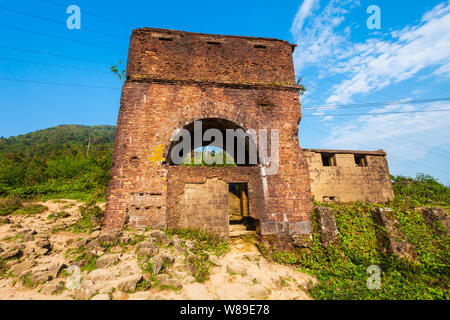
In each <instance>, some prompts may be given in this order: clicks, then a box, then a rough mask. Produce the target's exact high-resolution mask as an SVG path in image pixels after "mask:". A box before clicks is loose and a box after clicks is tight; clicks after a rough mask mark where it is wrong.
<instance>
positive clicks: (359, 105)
mask: <svg viewBox="0 0 450 320" xmlns="http://www.w3.org/2000/svg"><path fill="white" fill-rule="evenodd" d="M441 101H450V98H432V99H410V100H398V101H382V102H367V103H353V104H335V105H333V104H328V105H321V106H311V107H306V108H302V109H303V110H316V109H321V110H328V109H331V110H334V109H336V108H366V107H376V106H387V105H394V104H420V103H432V102H441Z"/></svg>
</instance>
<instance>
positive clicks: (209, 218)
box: [167, 118, 262, 236]
mask: <svg viewBox="0 0 450 320" xmlns="http://www.w3.org/2000/svg"><path fill="white" fill-rule="evenodd" d="M196 135H197V136H196ZM199 136H201V139H200V138H199ZM231 139H232V140H231ZM230 140H231V141H230ZM255 141H256V140H255V137H253V136H252V135H251V133H249V132H245V131H244V129H243V128H241V127H240V126H238V125H237V124H235V123H234V122H232V121H229V120H226V119H220V118H204V119H199V120H196V121H194V122H191V123H189V124H187V125H185V126H184V127H183V128H181V129H177V130H176V131H175V132H174V134H173V135H172V143H171V146H170V149H169V153H168V158H167V164H168V170H169V171H168V188H167V192H168V225H169V226H172V227H178V228H204V229H208V230H210V231H212V232H215V233H217V234H220V235H223V236H228V235H230V234H231V235H234V234H243V233H248V232H252V231H254V230H255V229H256V225H257V223H258V217H259V214H260V211H261V210H260V208H261V207H262V206H261V204H262V201H260V200H261V199H260V196H261V194H262V192H261V182H260V179H259V164H258V153H257V148H256V143H255ZM183 143H184V144H186V145H185V147H180V145H181V144H183ZM253 211H255V212H253Z"/></svg>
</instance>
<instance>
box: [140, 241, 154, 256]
mask: <svg viewBox="0 0 450 320" xmlns="http://www.w3.org/2000/svg"><path fill="white" fill-rule="evenodd" d="M138 252H139V253H140V254H141V255H149V256H154V255H155V254H157V253H158V247H157V246H156V245H155V244H154V243H153V242H150V241H143V242H141V243H139V247H138Z"/></svg>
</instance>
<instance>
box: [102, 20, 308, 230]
mask: <svg viewBox="0 0 450 320" xmlns="http://www.w3.org/2000/svg"><path fill="white" fill-rule="evenodd" d="M292 51H293V46H292V45H291V44H289V43H288V42H286V41H282V40H276V39H267V38H251V37H239V36H219V35H208V34H197V33H187V32H181V31H173V30H163V29H152V28H144V29H137V30H134V31H133V33H132V36H131V40H130V49H129V57H128V65H127V81H126V83H125V84H124V86H123V89H122V98H121V107H120V111H119V117H118V121H117V131H116V138H115V144H114V153H113V166H112V170H111V180H110V184H109V186H108V198H107V204H106V213H105V219H104V228H109V229H113V228H121V227H122V226H123V225H124V223H125V222H128V223H129V224H130V225H131V226H133V227H137V228H140V227H146V226H152V227H160V228H161V227H167V226H170V227H183V226H187V225H192V221H196V222H197V223H196V225H197V226H201V227H202V228H205V229H211V230H213V231H216V232H219V233H222V232H225V228H222V229H220V228H219V227H218V224H219V223H218V221H222V220H223V219H222V218H223V217H222V218H220V217H219V216H220V214H218V215H217V216H212V215H211V214H208V210H207V207H208V206H207V205H200V206H198V207H197V208H199V211H198V213H197V215H196V216H192V214H193V212H194V211H195V210H192V208H194V207H193V206H191V205H190V204H189V202H190V201H191V200H192V199H197V198H196V197H197V196H194V195H190V196H189V197H191V198H189V197H188V198H186V192H187V193H188V194H191V193H192V192H193V191H192V190H197V191H199V192H200V193H202V194H206V193H208V192H207V191H208V190H214V188H216V187H212V186H211V185H210V183H211V182H210V179H218V181H224V182H248V187H249V199H248V200H249V208H250V212H249V214H250V216H252V217H254V218H255V219H258V220H259V228H258V231H259V233H260V234H262V235H268V234H285V235H294V234H302V233H309V232H310V226H309V221H310V214H311V211H312V201H311V200H312V197H311V190H310V181H309V172H308V167H307V163H306V161H305V158H304V156H303V153H302V152H301V150H300V152H299V140H298V124H299V122H300V119H301V112H300V101H299V94H298V92H299V87H298V86H297V85H296V84H295V74H294V67H293V61H292ZM200 119H224V120H227V121H229V122H231V123H233V124H235V125H236V127H239V128H243V129H244V130H247V129H254V130H257V131H258V130H259V129H268V130H272V129H278V130H279V155H280V156H279V171H278V173H277V174H275V175H268V176H265V175H263V174H261V172H262V170H261V165H259V164H258V165H256V166H246V167H241V166H238V167H227V168H206V167H203V168H195V167H194V168H191V167H182V166H174V165H171V164H170V162H169V161H167V159H168V153H169V150H170V148H171V146H172V141H171V137H172V135H173V134H174V132H176V130H177V129H181V128H183V127H185V126H186V125H189V124H190V123H192V122H193V121H195V120H200ZM269 135H270V134H269ZM214 181H215V180H214ZM198 183H204V184H205V186H203V187H200V186H197V187H195V186H193V184H198ZM211 188H212V189H211ZM217 188H218V187H217ZM209 197H210V195H207V196H205V199H207V200H208V201H211V205H216V206H217V204H218V203H219V202H220V201H219V199H210V198H209ZM189 199H191V200H189ZM197 200H198V199H197ZM197 200H195V201H197ZM197 202H198V201H197ZM222 215H223V214H222ZM194 219H195V220H194ZM220 219H222V220H220ZM223 221H225V220H223ZM226 227H228V226H226Z"/></svg>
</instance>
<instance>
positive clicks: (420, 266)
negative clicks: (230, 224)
mask: <svg viewBox="0 0 450 320" xmlns="http://www.w3.org/2000/svg"><path fill="white" fill-rule="evenodd" d="M330 206H331V207H332V209H333V213H334V217H335V220H336V225H337V228H338V231H339V237H340V244H339V245H334V246H329V247H328V248H327V249H325V248H323V247H322V246H321V245H320V236H319V233H318V229H317V226H315V223H313V224H314V234H313V240H314V244H313V246H312V247H311V248H309V249H302V250H297V251H295V252H292V253H283V252H279V251H275V252H273V258H274V260H275V261H278V262H282V263H286V264H291V265H295V266H297V267H298V268H299V269H300V270H301V271H303V272H307V273H310V274H313V275H315V276H316V277H317V279H318V280H319V283H318V284H317V285H316V286H314V287H313V288H311V289H310V290H309V293H310V294H311V296H312V297H313V298H314V299H449V298H450V291H449V280H450V279H449V270H450V269H449V266H448V261H449V259H450V256H449V250H448V248H449V244H450V242H449V237H448V236H446V237H442V236H438V235H437V234H435V233H433V232H432V230H430V229H429V227H428V225H427V224H426V222H425V220H424V218H423V217H422V216H421V214H420V213H419V212H418V211H415V210H414V209H407V210H405V209H404V207H403V206H391V207H392V208H393V211H394V214H395V217H396V219H397V220H398V221H399V223H400V225H401V231H402V232H403V233H404V234H405V235H406V237H407V239H408V242H410V243H411V244H412V245H413V246H414V247H415V249H416V251H417V253H418V256H419V261H420V263H417V262H414V261H407V260H404V259H399V258H397V257H396V256H393V255H389V254H388V253H387V252H386V246H385V244H384V243H383V241H382V239H381V238H380V234H381V233H382V232H383V231H382V228H381V227H380V225H379V224H378V223H377V222H376V219H375V218H374V217H373V215H372V209H373V208H374V207H375V206H376V205H371V204H362V203H356V204H341V205H330ZM313 222H314V220H313ZM371 265H377V266H379V267H380V269H381V289H380V290H377V289H372V290H369V289H368V287H367V279H368V277H369V274H368V273H367V268H368V267H369V266H371Z"/></svg>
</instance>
